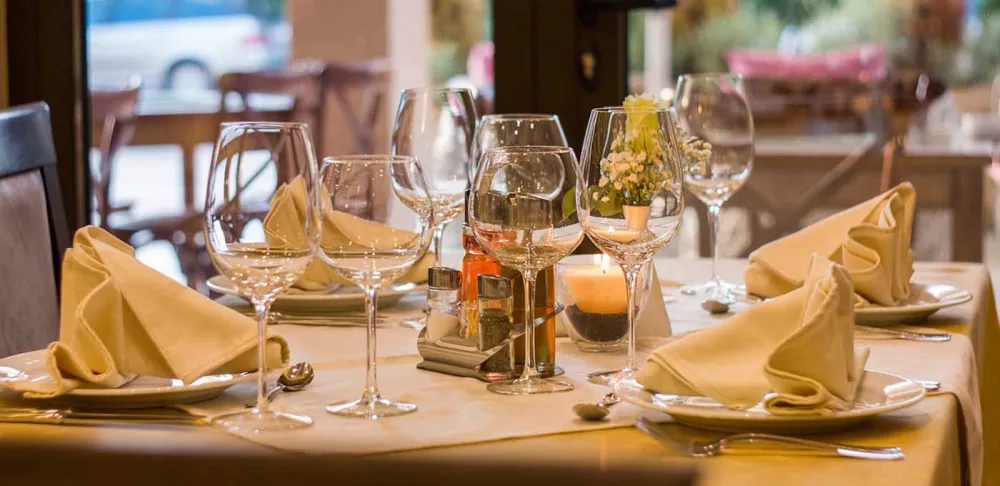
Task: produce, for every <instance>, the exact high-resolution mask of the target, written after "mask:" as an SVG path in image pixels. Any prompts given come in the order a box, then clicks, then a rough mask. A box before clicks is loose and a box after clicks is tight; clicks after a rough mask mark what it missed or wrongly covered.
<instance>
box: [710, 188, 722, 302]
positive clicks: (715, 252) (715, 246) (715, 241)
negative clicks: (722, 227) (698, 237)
mask: <svg viewBox="0 0 1000 486" xmlns="http://www.w3.org/2000/svg"><path fill="white" fill-rule="evenodd" d="M721 210H722V205H721V204H710V205H709V206H708V217H709V219H710V220H711V223H712V280H711V282H712V283H718V282H719V275H718V274H717V273H715V264H716V262H718V261H719V212H720V211H721Z"/></svg>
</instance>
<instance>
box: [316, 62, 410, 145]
mask: <svg viewBox="0 0 1000 486" xmlns="http://www.w3.org/2000/svg"><path fill="white" fill-rule="evenodd" d="M391 72H392V71H391V70H390V68H389V61H388V60H386V59H376V60H373V61H368V62H364V63H357V64H346V63H333V62H331V63H326V65H325V66H324V68H323V92H324V93H325V95H333V98H334V99H335V100H336V101H337V106H339V107H340V112H339V115H340V117H342V119H343V120H344V121H345V122H346V123H347V126H348V128H349V129H350V131H351V134H352V136H353V139H354V147H353V149H354V153H357V154H371V153H376V152H377V151H376V147H375V133H376V132H377V123H378V116H379V112H380V111H381V108H382V100H383V98H384V97H385V95H386V91H387V90H388V88H389V77H390V74H391ZM352 95H354V96H352ZM324 97H325V96H324ZM352 99H358V100H360V102H359V103H355V102H352ZM322 130H323V125H322V124H320V125H318V126H316V128H314V129H313V133H321V132H322ZM316 148H317V150H318V151H319V153H321V154H325V153H327V152H326V150H327V149H328V147H325V146H323V144H322V143H320V142H317V143H316Z"/></svg>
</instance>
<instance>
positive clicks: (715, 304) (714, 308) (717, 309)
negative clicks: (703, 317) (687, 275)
mask: <svg viewBox="0 0 1000 486" xmlns="http://www.w3.org/2000/svg"><path fill="white" fill-rule="evenodd" d="M730 305H732V303H731V302H722V301H721V300H715V299H705V300H703V301H701V308H702V309H705V310H707V311H708V312H709V313H710V314H725V313H727V312H729V306H730Z"/></svg>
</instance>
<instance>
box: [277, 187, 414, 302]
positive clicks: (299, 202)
mask: <svg viewBox="0 0 1000 486" xmlns="http://www.w3.org/2000/svg"><path fill="white" fill-rule="evenodd" d="M307 200H308V196H307V191H306V183H305V180H303V179H302V177H296V178H295V179H293V180H292V181H291V182H290V183H288V184H285V185H282V186H281V187H279V188H278V189H277V190H276V191H275V192H274V197H272V198H271V210H270V211H269V212H268V213H267V216H266V217H265V218H264V231H265V232H266V233H267V236H268V238H276V239H280V240H286V241H287V240H289V239H295V238H298V239H300V241H301V240H304V239H305V238H306V234H305V231H304V230H303V227H302V226H303V225H302V222H303V221H305V214H306V207H307V206H306V204H308V202H307ZM278 235H281V236H278ZM416 237H417V235H416V234H414V233H411V232H408V231H403V230H398V229H395V228H391V227H389V226H386V225H383V224H379V223H375V222H371V221H366V220H363V219H361V218H358V217H356V216H353V215H350V214H347V213H344V212H341V211H329V212H327V213H326V214H324V218H323V237H322V245H323V246H341V245H346V244H347V243H349V242H355V243H358V244H361V245H363V246H368V247H376V248H384V249H391V248H394V247H397V246H398V244H399V243H401V242H403V241H409V240H410V239H412V238H416ZM433 264H434V256H433V255H431V254H430V253H428V254H427V255H424V257H423V258H421V259H420V260H418V261H417V263H416V264H414V265H413V267H412V268H411V269H410V271H409V272H407V273H406V275H403V276H402V277H400V278H399V280H397V281H396V283H397V284H399V283H422V282H425V281H427V268H428V267H430V266H431V265H433ZM331 284H341V285H353V284H352V283H351V282H350V281H348V280H347V279H345V278H343V277H341V276H340V275H337V273H336V272H334V271H333V269H331V268H330V267H329V265H327V264H325V263H323V261H322V260H321V259H320V258H319V257H317V258H316V259H315V260H313V262H312V263H310V264H309V268H307V269H306V272H305V274H303V275H302V277H301V278H299V280H298V281H297V282H295V287H296V288H299V289H302V290H323V289H326V288H328V287H330V285H331Z"/></svg>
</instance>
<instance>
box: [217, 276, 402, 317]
mask: <svg viewBox="0 0 1000 486" xmlns="http://www.w3.org/2000/svg"><path fill="white" fill-rule="evenodd" d="M419 287H420V286H418V285H417V284H413V283H406V284H398V285H393V286H391V287H389V288H386V289H382V290H381V291H379V293H378V306H379V307H384V306H390V305H393V304H395V303H396V302H399V299H402V298H403V296H405V295H406V294H408V293H410V292H413V291H415V290H417V289H418V288H419ZM208 288H209V289H211V290H212V291H213V292H218V293H220V294H225V295H235V296H237V297H239V296H240V294H239V292H237V291H236V289H235V288H234V287H233V284H232V282H231V281H230V280H229V279H228V278H226V277H224V276H222V275H216V276H214V277H212V278H210V279H208ZM271 308H272V309H274V310H276V311H317V310H322V311H347V310H363V309H364V308H365V294H363V293H361V291H360V290H359V289H357V288H354V287H348V288H342V289H340V290H338V291H337V292H332V293H320V292H300V293H295V292H292V293H283V294H280V295H278V297H277V298H275V300H274V304H273V305H272V306H271Z"/></svg>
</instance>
